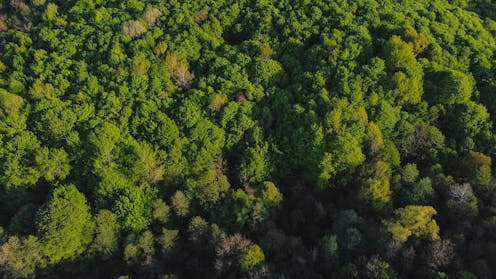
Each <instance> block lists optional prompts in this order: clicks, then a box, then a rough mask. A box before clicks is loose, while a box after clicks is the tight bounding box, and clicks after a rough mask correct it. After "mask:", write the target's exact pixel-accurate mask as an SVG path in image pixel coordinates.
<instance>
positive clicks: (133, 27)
mask: <svg viewBox="0 0 496 279" xmlns="http://www.w3.org/2000/svg"><path fill="white" fill-rule="evenodd" d="M145 32H146V28H145V26H143V24H141V22H139V21H136V20H129V21H126V22H124V23H123V24H122V34H124V35H127V36H130V37H131V38H136V37H139V36H141V35H143V34H144V33H145Z"/></svg>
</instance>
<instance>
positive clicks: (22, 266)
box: [0, 235, 46, 278]
mask: <svg viewBox="0 0 496 279" xmlns="http://www.w3.org/2000/svg"><path fill="white" fill-rule="evenodd" d="M45 266H46V258H45V257H44V255H43V252H42V244H41V243H40V242H39V240H38V238H36V237H35V236H32V235H30V236H28V237H27V238H25V239H19V237H17V236H11V237H9V239H8V240H7V241H6V242H4V243H2V244H1V245H0V270H1V271H2V273H3V274H4V276H6V278H7V277H8V278H34V275H35V272H36V270H37V269H38V268H40V269H41V268H44V267H45Z"/></svg>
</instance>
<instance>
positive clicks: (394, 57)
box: [384, 35, 417, 70]
mask: <svg viewBox="0 0 496 279" xmlns="http://www.w3.org/2000/svg"><path fill="white" fill-rule="evenodd" d="M384 52H385V55H386V63H387V65H388V67H389V68H391V69H393V70H394V69H400V68H404V69H409V68H412V67H415V66H416V65H417V60H416V59H415V54H414V53H413V46H412V45H411V44H409V43H406V42H405V41H403V40H402V39H401V37H399V36H396V35H394V36H392V37H391V38H390V39H389V40H388V41H387V43H386V45H385V46H384Z"/></svg>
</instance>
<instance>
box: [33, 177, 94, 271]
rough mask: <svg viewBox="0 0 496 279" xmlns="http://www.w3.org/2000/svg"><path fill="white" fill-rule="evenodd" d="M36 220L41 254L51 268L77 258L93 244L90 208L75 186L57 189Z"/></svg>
mask: <svg viewBox="0 0 496 279" xmlns="http://www.w3.org/2000/svg"><path fill="white" fill-rule="evenodd" d="M36 219H37V220H36V227H37V231H38V235H39V236H40V241H41V242H42V251H43V253H44V254H45V255H46V256H47V258H48V261H49V263H51V264H56V263H59V262H61V261H63V260H71V259H74V258H76V257H77V256H79V255H80V254H81V253H83V252H84V251H85V250H86V248H87V246H88V245H89V244H90V243H91V240H92V237H93V232H94V223H93V221H92V218H91V214H90V208H89V206H88V205H87V203H86V198H85V197H84V195H83V194H82V193H81V192H79V191H78V190H77V188H76V186H74V185H73V184H68V185H61V186H58V187H56V188H55V189H54V190H53V192H52V194H51V197H50V199H49V200H48V201H47V202H46V204H45V205H44V207H43V208H41V209H40V211H39V212H38V215H37V218H36Z"/></svg>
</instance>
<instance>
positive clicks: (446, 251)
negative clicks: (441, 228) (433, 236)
mask: <svg viewBox="0 0 496 279" xmlns="http://www.w3.org/2000/svg"><path fill="white" fill-rule="evenodd" d="M453 248H454V245H453V243H452V242H451V240H449V239H444V240H440V241H436V242H433V243H431V244H429V245H428V246H427V247H426V248H425V250H424V252H423V254H422V258H423V260H424V261H425V263H426V264H427V265H428V266H430V267H432V268H435V269H438V268H442V267H446V266H448V265H449V264H450V263H451V261H452V260H453V256H454V251H453Z"/></svg>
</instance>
